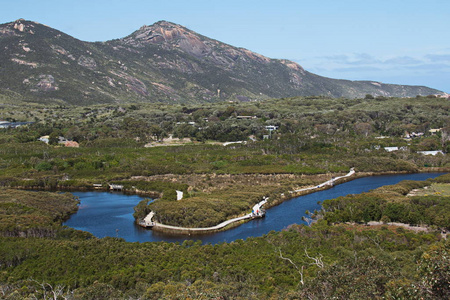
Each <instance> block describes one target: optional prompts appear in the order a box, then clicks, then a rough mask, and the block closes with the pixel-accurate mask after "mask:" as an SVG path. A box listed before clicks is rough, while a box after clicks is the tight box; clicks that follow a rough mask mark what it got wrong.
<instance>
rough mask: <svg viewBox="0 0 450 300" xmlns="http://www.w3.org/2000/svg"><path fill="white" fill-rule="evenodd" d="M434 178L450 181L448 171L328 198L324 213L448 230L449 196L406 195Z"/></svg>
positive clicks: (343, 218)
mask: <svg viewBox="0 0 450 300" xmlns="http://www.w3.org/2000/svg"><path fill="white" fill-rule="evenodd" d="M433 181H437V182H441V183H442V182H445V183H450V180H449V176H448V175H444V176H440V177H438V178H437V179H435V180H428V181H422V182H415V181H402V182H400V183H398V184H395V185H392V186H384V187H381V188H378V189H376V190H373V191H371V192H367V193H363V194H358V195H348V196H345V197H339V198H337V199H332V200H326V201H324V202H323V204H322V206H323V210H322V212H321V215H323V218H324V219H325V220H327V221H328V222H332V223H335V222H369V221H382V222H385V223H386V222H400V223H406V224H411V225H424V224H428V225H435V226H437V227H439V228H443V229H446V230H449V229H450V197H448V196H440V195H439V194H434V195H424V196H411V197H406V195H407V194H408V193H409V192H410V191H411V190H413V189H417V188H423V187H426V186H429V185H430V184H431V182H433Z"/></svg>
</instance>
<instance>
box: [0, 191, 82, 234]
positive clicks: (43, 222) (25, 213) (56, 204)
mask: <svg viewBox="0 0 450 300" xmlns="http://www.w3.org/2000/svg"><path fill="white" fill-rule="evenodd" d="M77 204H78V200H77V199H76V198H75V197H74V196H73V195H71V194H68V193H67V194H55V193H47V192H39V193H36V192H27V191H17V190H4V189H0V236H22V237H49V236H51V237H54V236H56V234H57V231H58V228H59V226H60V225H61V223H62V221H64V220H65V219H67V218H68V217H69V215H70V214H72V213H74V212H76V211H77V209H78V207H77Z"/></svg>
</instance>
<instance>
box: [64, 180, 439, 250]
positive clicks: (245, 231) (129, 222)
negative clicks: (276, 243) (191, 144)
mask: <svg viewBox="0 0 450 300" xmlns="http://www.w3.org/2000/svg"><path fill="white" fill-rule="evenodd" d="M442 174H445V173H417V174H401V175H382V176H372V177H365V178H360V179H356V180H353V181H349V182H346V183H344V184H340V185H337V186H335V187H333V188H332V189H329V190H325V191H320V192H316V193H313V194H309V195H305V196H300V197H297V198H293V199H291V200H288V201H285V202H283V203H282V204H280V205H278V206H276V207H273V208H271V209H269V210H267V212H266V217H265V218H264V219H257V220H253V221H250V222H247V223H244V224H242V225H240V226H238V227H236V228H233V229H230V230H227V231H224V232H219V233H214V234H208V235H197V236H195V235H194V236H186V235H179V236H174V235H165V234H162V233H158V232H154V231H151V230H148V229H144V228H141V227H139V226H137V225H135V224H134V218H133V212H134V210H133V208H134V206H136V205H137V204H138V203H139V201H141V200H142V199H144V198H143V197H140V196H136V195H132V196H130V195H124V194H121V193H108V192H74V193H73V194H74V195H76V196H78V197H79V198H80V200H81V205H80V208H79V211H78V212H77V213H76V214H74V215H73V216H72V217H71V218H70V219H69V220H68V221H67V222H65V223H64V225H67V226H70V227H73V228H75V229H79V230H84V231H88V232H90V233H92V234H93V235H95V236H96V237H100V238H102V237H106V236H111V237H120V238H123V239H125V240H126V241H129V242H155V241H167V242H183V241H184V240H201V241H202V242H203V243H212V244H215V243H220V242H231V241H234V240H237V239H246V238H247V237H251V236H261V235H264V234H267V233H268V232H270V231H271V230H276V231H279V230H282V229H283V228H286V227H287V226H288V225H290V224H294V223H297V224H298V223H302V222H303V221H302V220H301V218H302V216H303V215H304V213H305V211H306V210H309V211H314V209H319V208H320V206H319V205H318V204H317V202H318V201H324V200H326V199H333V198H337V197H339V196H345V195H348V194H359V193H362V192H367V191H369V190H371V189H375V188H378V187H380V186H383V185H389V184H395V183H398V182H400V181H402V180H426V179H427V178H435V177H437V176H439V175H442Z"/></svg>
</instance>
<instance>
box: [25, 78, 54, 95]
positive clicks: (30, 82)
mask: <svg viewBox="0 0 450 300" xmlns="http://www.w3.org/2000/svg"><path fill="white" fill-rule="evenodd" d="M23 83H24V84H25V85H27V86H30V91H31V92H52V91H57V90H58V89H59V88H58V84H57V83H56V81H55V78H54V77H53V75H50V74H42V75H39V76H38V77H37V78H36V77H31V78H27V79H24V80H23Z"/></svg>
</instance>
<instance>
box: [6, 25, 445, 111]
mask: <svg viewBox="0 0 450 300" xmlns="http://www.w3.org/2000/svg"><path fill="white" fill-rule="evenodd" d="M366 94H372V95H374V96H395V97H413V96H416V95H429V94H443V93H442V92H440V91H438V90H435V89H431V88H427V87H423V86H405V85H392V84H383V83H379V82H371V81H349V80H337V79H330V78H326V77H322V76H319V75H316V74H312V73H310V72H308V71H306V70H304V69H303V68H302V67H301V66H300V65H298V64H297V63H294V62H292V61H288V60H278V59H270V58H267V57H264V56H262V55H259V54H257V53H254V52H251V51H249V50H247V49H243V48H236V47H233V46H230V45H227V44H224V43H221V42H219V41H216V40H213V39H210V38H208V37H205V36H202V35H199V34H197V33H195V32H193V31H191V30H189V29H187V28H185V27H182V26H180V25H177V24H173V23H170V22H166V21H160V22H157V23H155V24H153V25H151V26H143V27H141V28H140V29H139V30H137V31H135V32H133V33H132V34H130V35H129V36H127V37H124V38H121V39H116V40H111V41H106V42H96V43H91V42H83V41H80V40H78V39H76V38H73V37H71V36H69V35H67V34H65V33H63V32H60V31H58V30H56V29H52V28H50V27H47V26H45V25H42V24H39V23H36V22H31V21H25V20H22V19H20V20H17V21H15V22H11V23H6V24H2V25H0V101H1V102H11V101H18V100H19V101H25V102H40V103H60V104H64V103H68V104H76V105H88V104H98V103H131V102H133V103H135V102H164V103H202V102H217V101H224V100H233V101H236V100H238V101H249V100H258V99H267V98H282V97H291V96H302V95H303V96H308V95H326V96H329V97H348V98H356V97H364V96H365V95H366Z"/></svg>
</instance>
